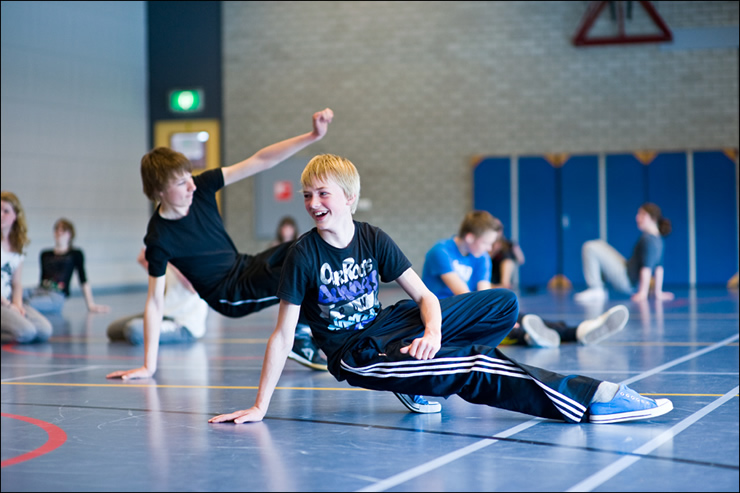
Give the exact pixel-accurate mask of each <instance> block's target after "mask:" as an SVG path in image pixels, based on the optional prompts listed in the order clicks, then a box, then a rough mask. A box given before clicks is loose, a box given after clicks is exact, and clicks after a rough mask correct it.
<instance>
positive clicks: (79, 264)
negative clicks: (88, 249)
mask: <svg viewBox="0 0 740 493" xmlns="http://www.w3.org/2000/svg"><path fill="white" fill-rule="evenodd" d="M72 254H73V255H74V262H75V269H77V276H78V279H79V280H80V286H82V285H83V284H85V283H86V282H87V273H86V272H85V254H84V253H82V250H79V249H75V250H73V251H72Z"/></svg>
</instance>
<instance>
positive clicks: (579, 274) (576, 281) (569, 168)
mask: <svg viewBox="0 0 740 493" xmlns="http://www.w3.org/2000/svg"><path fill="white" fill-rule="evenodd" d="M560 173H561V180H562V181H561V183H562V187H561V188H562V208H563V210H562V221H561V224H562V245H561V255H562V272H561V274H563V275H565V277H567V278H568V279H569V280H570V282H571V283H573V285H574V286H581V285H583V286H585V284H586V282H585V281H584V279H583V265H582V262H581V247H582V246H583V243H584V242H586V241H588V240H593V239H596V238H598V237H599V158H598V156H572V157H571V158H570V159H568V160H567V161H566V162H565V164H564V165H563V167H562V168H560Z"/></svg>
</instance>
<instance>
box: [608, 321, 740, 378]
mask: <svg viewBox="0 0 740 493" xmlns="http://www.w3.org/2000/svg"><path fill="white" fill-rule="evenodd" d="M738 338H740V334H735V335H733V336H730V337H728V338H727V339H725V340H722V341H719V342H718V343H716V344H712V345H711V346H707V347H705V348H704V349H700V350H699V351H695V352H693V353H689V354H687V355H686V356H683V357H681V358H678V359H674V360H673V361H669V362H668V363H666V364H664V365H660V366H656V367H655V368H653V369H652V370H649V371H647V372H645V373H640V374H639V375H636V376H634V377H632V378H628V379H627V380H623V381H622V382H621V383H623V384H625V385H628V384H630V383H632V382H636V381H638V380H642V379H643V378H647V377H649V376H651V375H655V374H656V373H659V372H661V371H663V370H666V369H668V368H671V367H672V366H676V365H679V364H681V363H683V362H685V361H688V360H690V359H694V358H696V357H698V356H701V355H703V354H705V353H708V352H710V351H714V350H715V349H718V348H720V347H722V346H726V345H728V344H730V343H731V342H733V341H736V340H738Z"/></svg>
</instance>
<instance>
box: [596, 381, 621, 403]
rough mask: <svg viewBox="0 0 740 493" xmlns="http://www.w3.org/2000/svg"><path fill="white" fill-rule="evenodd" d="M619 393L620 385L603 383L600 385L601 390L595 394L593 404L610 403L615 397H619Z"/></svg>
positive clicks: (597, 390) (598, 389)
mask: <svg viewBox="0 0 740 493" xmlns="http://www.w3.org/2000/svg"><path fill="white" fill-rule="evenodd" d="M618 391H619V385H618V384H616V383H612V382H601V383H600V384H599V388H597V389H596V393H595V394H594V398H593V399H591V402H609V401H610V400H612V399H614V396H615V395H617V392H618Z"/></svg>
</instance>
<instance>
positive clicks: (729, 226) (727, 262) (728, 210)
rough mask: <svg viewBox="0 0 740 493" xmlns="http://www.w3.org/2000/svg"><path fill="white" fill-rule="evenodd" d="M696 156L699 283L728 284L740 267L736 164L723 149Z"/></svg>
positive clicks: (697, 275)
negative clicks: (739, 263)
mask: <svg viewBox="0 0 740 493" xmlns="http://www.w3.org/2000/svg"><path fill="white" fill-rule="evenodd" d="M693 158H694V211H695V218H696V227H695V228H696V283H697V285H703V284H704V285H711V284H721V285H725V284H726V283H727V281H728V280H729V279H730V277H731V276H732V275H733V274H735V273H736V272H737V271H738V228H737V224H738V223H737V204H738V197H737V183H738V176H737V165H736V163H735V161H734V160H733V159H731V158H730V157H729V156H727V154H725V153H724V152H722V151H701V152H694V155H693ZM735 159H736V158H735Z"/></svg>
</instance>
